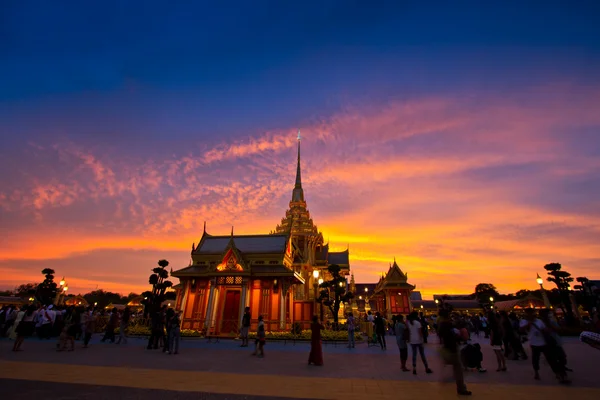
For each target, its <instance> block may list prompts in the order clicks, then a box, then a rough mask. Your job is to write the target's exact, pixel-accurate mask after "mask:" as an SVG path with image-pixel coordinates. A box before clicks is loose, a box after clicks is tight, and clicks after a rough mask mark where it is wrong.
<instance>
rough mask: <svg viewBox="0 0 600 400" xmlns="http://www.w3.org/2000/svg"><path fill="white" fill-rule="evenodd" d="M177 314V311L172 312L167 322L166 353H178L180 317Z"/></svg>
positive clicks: (178, 313)
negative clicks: (167, 340)
mask: <svg viewBox="0 0 600 400" xmlns="http://www.w3.org/2000/svg"><path fill="white" fill-rule="evenodd" d="M179 315H180V312H179V311H178V312H176V313H175V314H173V316H172V317H171V321H170V323H169V351H168V352H167V353H168V354H178V353H179V340H180V339H181V331H180V325H181V319H180V317H179Z"/></svg>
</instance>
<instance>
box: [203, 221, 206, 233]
mask: <svg viewBox="0 0 600 400" xmlns="http://www.w3.org/2000/svg"><path fill="white" fill-rule="evenodd" d="M203 233H206V221H204V231H203Z"/></svg>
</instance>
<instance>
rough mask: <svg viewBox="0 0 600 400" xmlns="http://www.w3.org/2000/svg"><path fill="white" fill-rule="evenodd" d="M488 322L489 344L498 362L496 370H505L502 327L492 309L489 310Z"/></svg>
mask: <svg viewBox="0 0 600 400" xmlns="http://www.w3.org/2000/svg"><path fill="white" fill-rule="evenodd" d="M488 322H489V327H490V345H491V346H492V350H494V354H496V361H497V362H498V369H496V371H506V357H504V353H503V352H502V328H501V327H500V321H498V317H496V313H495V312H494V311H490V312H489V314H488Z"/></svg>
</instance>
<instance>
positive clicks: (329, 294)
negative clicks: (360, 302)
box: [317, 264, 354, 329]
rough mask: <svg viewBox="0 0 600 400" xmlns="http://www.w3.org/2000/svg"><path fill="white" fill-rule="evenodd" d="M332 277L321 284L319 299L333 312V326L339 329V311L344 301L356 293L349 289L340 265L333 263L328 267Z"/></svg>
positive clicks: (350, 298) (347, 300)
mask: <svg viewBox="0 0 600 400" xmlns="http://www.w3.org/2000/svg"><path fill="white" fill-rule="evenodd" d="M327 270H328V271H329V274H330V275H331V279H330V280H328V281H324V282H323V283H322V284H320V285H319V288H320V289H321V291H320V293H319V298H318V299H317V301H319V302H322V303H323V304H324V305H325V306H327V307H329V310H330V311H331V313H332V314H333V326H334V329H337V327H338V326H339V325H338V313H339V311H340V306H341V304H342V302H349V301H350V300H352V299H353V298H354V293H352V292H350V291H348V290H347V285H346V278H344V277H343V276H342V275H341V274H340V270H341V268H340V266H339V265H337V264H331V265H330V266H329V267H327Z"/></svg>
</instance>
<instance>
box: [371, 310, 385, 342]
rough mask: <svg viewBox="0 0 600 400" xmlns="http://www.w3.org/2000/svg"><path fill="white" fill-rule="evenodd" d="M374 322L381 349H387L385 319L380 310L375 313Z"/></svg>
mask: <svg viewBox="0 0 600 400" xmlns="http://www.w3.org/2000/svg"><path fill="white" fill-rule="evenodd" d="M373 324H374V325H375V334H376V335H377V340H378V341H379V345H380V346H381V350H386V349H387V344H386V343H385V320H384V319H383V317H382V316H381V313H380V312H379V311H378V312H376V313H375V319H374V320H373Z"/></svg>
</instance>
